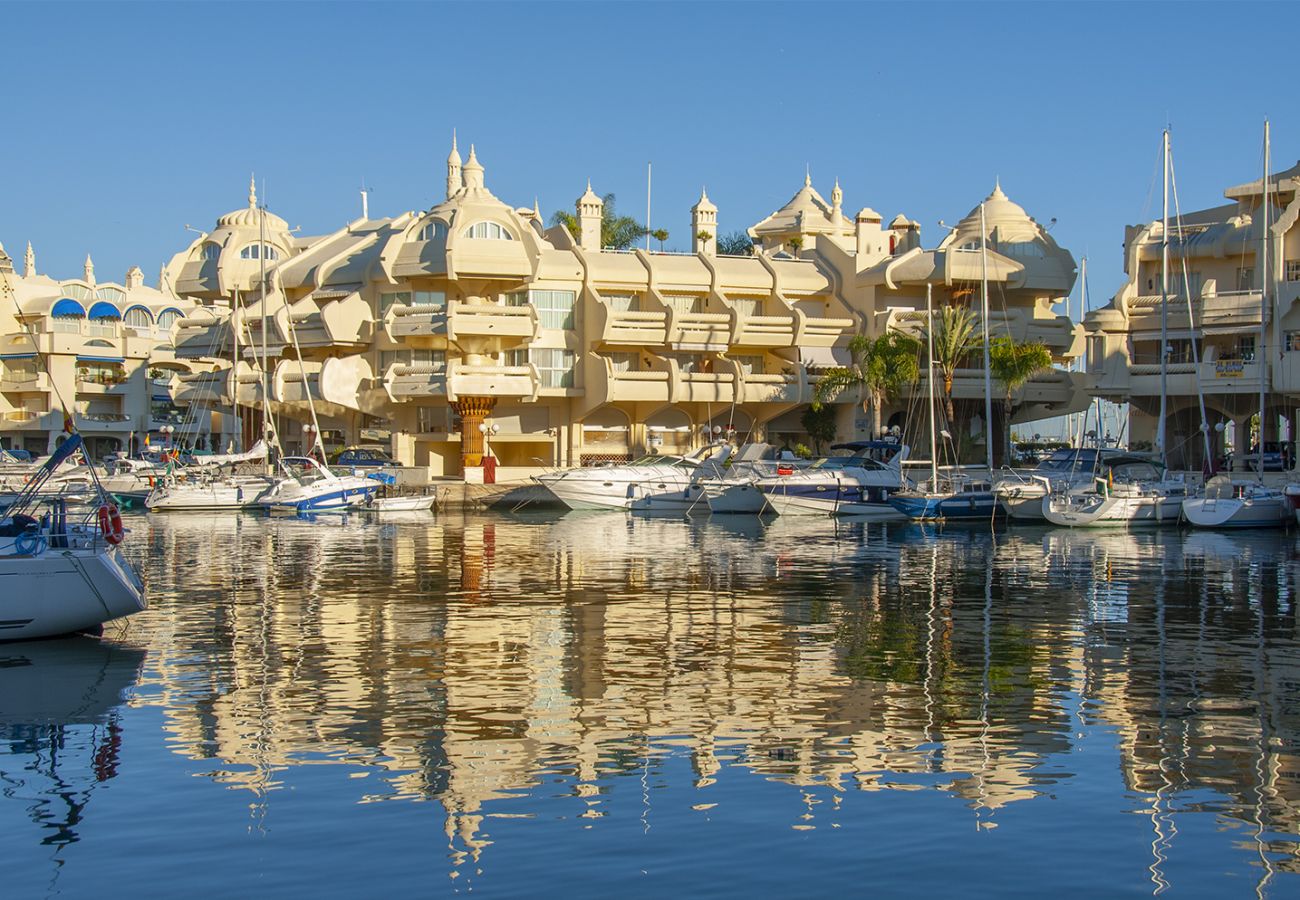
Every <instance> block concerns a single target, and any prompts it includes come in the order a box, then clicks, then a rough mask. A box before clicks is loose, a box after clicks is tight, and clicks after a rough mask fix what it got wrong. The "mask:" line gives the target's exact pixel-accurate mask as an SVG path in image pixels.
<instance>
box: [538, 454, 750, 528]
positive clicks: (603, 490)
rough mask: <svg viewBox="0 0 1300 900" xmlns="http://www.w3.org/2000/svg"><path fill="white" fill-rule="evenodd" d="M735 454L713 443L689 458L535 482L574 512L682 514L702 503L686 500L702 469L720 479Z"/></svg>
mask: <svg viewBox="0 0 1300 900" xmlns="http://www.w3.org/2000/svg"><path fill="white" fill-rule="evenodd" d="M731 452H732V448H731V446H730V445H723V446H721V447H719V445H717V444H710V445H708V446H706V447H702V448H700V449H699V450H697V451H695V452H694V453H692V454H690V455H689V456H660V455H651V456H643V457H641V458H640V459H638V460H635V461H634V462H631V463H628V464H626V465H621V466H596V467H592V468H582V469H567V470H565V471H563V472H549V473H547V474H545V475H538V476H537V477H536V479H535V480H536V481H537V483H538V484H541V485H542V486H543V487H545V488H546V489H547V490H549V491H550V492H551V493H552V494H554V495H555V497H556V499H557V500H559V501H560V502H561V503H563V504H564V505H565V506H567V507H568V508H569V509H640V510H642V511H651V510H664V511H668V510H677V511H682V510H685V509H688V508H689V507H690V506H691V505H692V504H694V503H697V502H700V500H701V498H700V496H699V495H698V494H696V495H694V496H692V497H688V496H687V489H688V488H690V487H691V485H692V484H693V483H694V482H695V480H696V479H697V477H698V476H699V475H700V472H699V471H698V470H699V469H700V467H701V466H702V465H704V464H705V463H710V464H711V465H710V466H709V467H708V468H707V469H706V470H705V471H706V472H707V474H708V475H709V476H716V475H718V474H720V473H721V471H722V469H721V466H722V464H723V463H724V462H725V461H726V460H727V459H728V458H729V457H730V455H731Z"/></svg>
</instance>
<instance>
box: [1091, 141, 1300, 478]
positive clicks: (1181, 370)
mask: <svg viewBox="0 0 1300 900" xmlns="http://www.w3.org/2000/svg"><path fill="white" fill-rule="evenodd" d="M1298 186H1300V164H1298V165H1296V166H1293V167H1292V168H1290V169H1287V170H1286V171H1283V172H1279V173H1278V174H1276V175H1273V176H1270V178H1269V182H1268V200H1269V208H1268V215H1267V216H1265V215H1264V211H1265V210H1264V187H1263V179H1262V178H1261V179H1256V180H1255V181H1251V182H1247V183H1245V184H1241V185H1237V186H1235V187H1230V188H1228V189H1227V190H1226V191H1224V196H1225V198H1226V199H1227V200H1228V201H1229V202H1228V203H1226V204H1223V205H1220V206H1215V207H1211V208H1209V209H1201V210H1197V211H1195V212H1191V213H1185V214H1183V215H1182V216H1181V218H1180V219H1178V220H1177V221H1176V222H1171V223H1170V226H1169V234H1168V238H1167V240H1168V245H1169V247H1168V253H1169V260H1170V264H1169V269H1170V277H1169V282H1170V283H1169V286H1168V290H1167V291H1163V290H1162V271H1163V264H1162V254H1163V245H1164V244H1165V242H1166V235H1165V232H1164V228H1163V226H1162V224H1161V223H1160V222H1159V221H1156V222H1151V223H1149V224H1146V225H1132V226H1129V227H1127V228H1126V229H1125V232H1124V272H1125V274H1126V275H1127V276H1128V280H1127V281H1126V283H1125V284H1124V286H1123V287H1121V288H1120V290H1119V291H1118V292H1117V293H1116V295H1115V297H1114V299H1113V300H1111V302H1110V303H1108V304H1107V305H1106V306H1104V307H1102V308H1101V309H1097V310H1094V311H1092V312H1091V313H1089V314H1088V315H1087V316H1086V318H1085V328H1086V332H1087V341H1088V372H1089V390H1090V391H1091V392H1092V393H1093V394H1095V395H1097V396H1100V397H1104V398H1106V399H1110V400H1115V401H1116V402H1127V403H1129V404H1130V415H1129V440H1130V442H1131V443H1132V444H1133V445H1134V446H1152V447H1154V446H1155V444H1156V441H1157V439H1158V432H1159V411H1160V396H1161V386H1160V385H1161V344H1160V337H1161V312H1162V307H1164V311H1165V313H1166V326H1165V327H1166V337H1167V344H1166V347H1165V353H1166V358H1165V374H1164V379H1165V382H1166V384H1167V401H1166V408H1167V415H1166V424H1165V430H1166V437H1165V448H1166V451H1167V453H1168V456H1169V461H1170V464H1171V465H1172V466H1174V467H1175V468H1188V469H1199V468H1201V467H1202V466H1203V465H1204V461H1205V456H1206V437H1203V432H1202V428H1201V405H1202V403H1203V404H1204V409H1205V419H1206V425H1207V430H1206V431H1205V435H1207V436H1208V439H1209V445H1210V447H1209V452H1210V454H1211V455H1212V456H1214V457H1215V458H1218V457H1220V456H1221V455H1222V454H1223V453H1224V452H1225V451H1226V450H1227V448H1228V446H1229V444H1230V443H1235V445H1236V449H1237V450H1238V451H1244V450H1247V449H1249V446H1250V445H1251V444H1252V443H1253V440H1254V439H1253V438H1252V433H1253V432H1254V428H1253V426H1252V418H1253V417H1256V416H1258V413H1259V396H1260V389H1261V382H1262V387H1263V390H1264V393H1265V396H1266V411H1265V416H1264V438H1265V440H1266V441H1274V440H1293V439H1294V430H1293V428H1292V427H1291V424H1290V423H1291V422H1292V420H1293V419H1294V417H1295V412H1296V406H1297V403H1296V399H1295V398H1296V396H1297V395H1300V307H1297V305H1296V303H1295V301H1296V299H1297V297H1298V296H1300V228H1297V227H1296V219H1297V217H1298V216H1300V202H1298V198H1297V187H1298ZM1265 241H1267V244H1268V252H1267V258H1268V265H1267V268H1265V267H1264V266H1262V265H1261V260H1262V259H1263V257H1264V254H1263V252H1262V248H1263V245H1264V242H1265ZM1265 288H1267V292H1265V291H1264V289H1265ZM1166 295H1167V298H1168V299H1167V304H1168V305H1167V307H1165V306H1164V304H1165V302H1166V301H1165V296H1166ZM1261 317H1263V322H1262V323H1261ZM1261 324H1262V325H1263V329H1262V337H1261ZM1235 462H1236V464H1237V466H1238V467H1240V466H1241V465H1242V464H1243V463H1244V453H1242V452H1238V453H1237V454H1236V459H1235Z"/></svg>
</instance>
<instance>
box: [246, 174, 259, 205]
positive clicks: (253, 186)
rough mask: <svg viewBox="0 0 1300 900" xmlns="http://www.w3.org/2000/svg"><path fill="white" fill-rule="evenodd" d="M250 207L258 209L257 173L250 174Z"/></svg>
mask: <svg viewBox="0 0 1300 900" xmlns="http://www.w3.org/2000/svg"><path fill="white" fill-rule="evenodd" d="M248 208H249V209H257V175H256V174H255V173H254V174H252V175H249V176H248Z"/></svg>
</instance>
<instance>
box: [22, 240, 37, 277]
mask: <svg viewBox="0 0 1300 900" xmlns="http://www.w3.org/2000/svg"><path fill="white" fill-rule="evenodd" d="M35 274H36V254H35V253H34V252H33V251H32V242H31V241H28V242H27V252H26V253H24V254H23V277H24V278H31V277H32V276H33V275H35Z"/></svg>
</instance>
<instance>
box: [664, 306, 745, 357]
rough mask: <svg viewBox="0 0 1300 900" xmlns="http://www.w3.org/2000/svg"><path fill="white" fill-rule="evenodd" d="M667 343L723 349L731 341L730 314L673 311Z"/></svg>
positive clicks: (670, 344)
mask: <svg viewBox="0 0 1300 900" xmlns="http://www.w3.org/2000/svg"><path fill="white" fill-rule="evenodd" d="M667 343H668V345H669V346H673V347H678V346H689V347H691V348H692V349H712V350H725V349H727V347H728V345H729V344H730V343H731V316H730V315H729V314H728V313H700V312H687V313H675V314H674V315H673V316H672V324H671V325H669V327H668V334H667Z"/></svg>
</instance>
